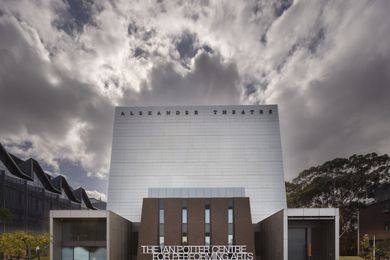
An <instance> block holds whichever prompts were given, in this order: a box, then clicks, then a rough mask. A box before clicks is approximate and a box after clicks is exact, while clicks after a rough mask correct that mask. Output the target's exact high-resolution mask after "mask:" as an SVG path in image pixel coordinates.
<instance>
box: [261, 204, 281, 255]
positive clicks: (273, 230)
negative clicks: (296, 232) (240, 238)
mask: <svg viewBox="0 0 390 260" xmlns="http://www.w3.org/2000/svg"><path fill="white" fill-rule="evenodd" d="M283 220H284V212H283V210H281V211H279V212H277V213H275V214H273V215H271V216H269V217H268V218H266V219H264V220H263V221H261V222H260V223H259V224H258V230H259V236H258V239H257V241H256V247H258V251H259V252H260V255H259V259H257V260H283V259H284V221H283Z"/></svg>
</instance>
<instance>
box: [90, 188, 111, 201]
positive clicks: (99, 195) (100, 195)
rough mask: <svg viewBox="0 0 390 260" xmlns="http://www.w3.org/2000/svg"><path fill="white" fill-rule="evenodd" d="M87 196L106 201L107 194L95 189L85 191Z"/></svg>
mask: <svg viewBox="0 0 390 260" xmlns="http://www.w3.org/2000/svg"><path fill="white" fill-rule="evenodd" d="M85 192H86V193H87V195H88V197H89V198H95V199H97V200H102V201H107V195H106V194H104V193H101V192H98V191H96V190H86V191H85Z"/></svg>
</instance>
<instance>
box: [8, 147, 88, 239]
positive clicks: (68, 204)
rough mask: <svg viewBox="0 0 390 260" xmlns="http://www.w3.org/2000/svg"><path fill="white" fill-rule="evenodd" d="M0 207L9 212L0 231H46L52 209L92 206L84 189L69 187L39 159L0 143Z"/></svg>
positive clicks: (63, 179) (64, 180)
mask: <svg viewBox="0 0 390 260" xmlns="http://www.w3.org/2000/svg"><path fill="white" fill-rule="evenodd" d="M0 187H1V191H0V208H5V209H8V210H9V211H10V212H11V213H12V218H11V220H10V221H9V223H3V224H2V225H0V231H1V232H4V231H12V230H25V231H33V232H48V231H49V211H50V210H52V209H92V210H94V209H96V208H95V207H94V206H93V205H92V204H91V202H90V200H89V198H88V195H87V193H86V192H85V190H84V189H83V188H82V187H80V188H78V189H73V188H72V187H71V186H70V185H69V184H68V181H67V180H66V179H65V178H64V177H63V176H61V175H59V176H57V177H52V176H51V175H50V174H48V173H46V172H45V171H44V170H43V169H42V167H41V166H40V165H39V163H38V162H37V161H36V160H35V159H33V158H29V159H27V160H22V159H21V158H19V157H17V156H15V155H13V154H12V153H9V152H8V151H7V150H6V149H5V148H4V146H3V145H2V144H1V143H0Z"/></svg>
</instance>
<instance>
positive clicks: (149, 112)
mask: <svg viewBox="0 0 390 260" xmlns="http://www.w3.org/2000/svg"><path fill="white" fill-rule="evenodd" d="M272 111H273V110H272V109H269V110H268V114H272ZM211 112H212V114H213V115H262V114H264V111H263V109H260V110H254V109H250V110H241V109H231V110H227V109H221V110H216V109H214V110H212V111H211ZM199 114H200V111H198V110H191V111H190V110H165V111H161V110H158V111H156V110H147V111H141V110H140V111H133V110H130V111H121V113H120V115H121V116H132V117H133V116H171V115H172V116H173V115H176V116H180V115H194V116H197V115H199Z"/></svg>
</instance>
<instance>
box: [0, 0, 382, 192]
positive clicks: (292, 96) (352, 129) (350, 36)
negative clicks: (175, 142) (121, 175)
mask: <svg viewBox="0 0 390 260" xmlns="http://www.w3.org/2000/svg"><path fill="white" fill-rule="evenodd" d="M389 11H390V1H389V0H377V1H376V0H342V1H341V0H296V1H293V0H258V1H254V0H248V1H231V0H226V1H211V0H210V1H208V0H197V1H186V0H170V1H167V0H157V1H156V0H142V1H141V0H139V1H130V0H123V1H121V0H117V1H116V0H111V1H108V0H107V1H103V0H101V1H99V0H2V1H0V141H1V142H2V143H3V144H5V145H6V147H7V149H8V150H10V151H12V152H14V153H16V154H18V155H19V156H21V157H23V158H29V157H34V158H36V159H38V160H39V161H40V162H41V163H42V164H43V165H44V167H45V169H47V170H48V171H50V172H52V173H53V174H58V173H62V174H64V175H66V176H67V177H69V179H70V180H71V184H72V185H73V186H79V185H83V186H84V187H86V189H87V190H89V191H90V192H91V193H94V194H95V195H98V196H99V194H101V193H105V192H106V184H107V175H108V170H109V161H110V148H111V135H112V120H113V111H114V110H113V107H114V106H116V105H126V106H131V105H183V104H193V105H202V104H278V105H279V111H280V124H281V131H282V145H283V153H284V163H285V165H284V167H285V175H286V179H291V178H293V177H294V176H296V175H297V174H298V173H299V172H300V171H301V170H302V169H304V168H306V167H308V166H311V165H316V164H318V163H321V162H324V161H326V160H329V159H333V158H334V157H337V156H349V155H351V154H354V153H368V152H377V153H389V150H390V119H389V118H390V112H389V111H390V16H389ZM103 196H104V195H103Z"/></svg>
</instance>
